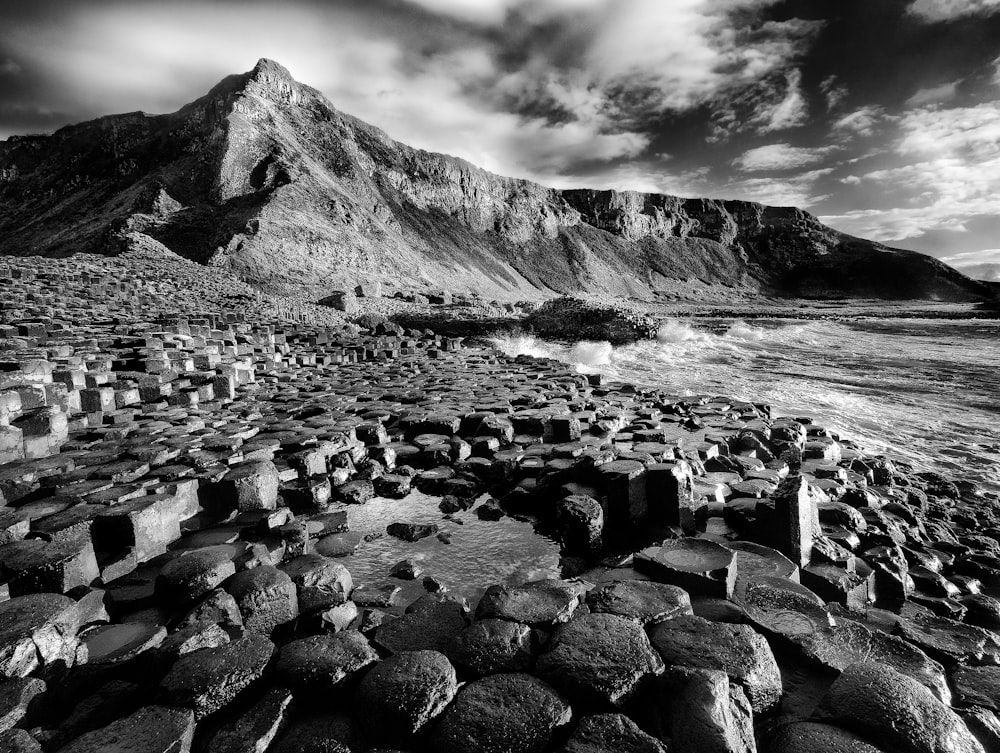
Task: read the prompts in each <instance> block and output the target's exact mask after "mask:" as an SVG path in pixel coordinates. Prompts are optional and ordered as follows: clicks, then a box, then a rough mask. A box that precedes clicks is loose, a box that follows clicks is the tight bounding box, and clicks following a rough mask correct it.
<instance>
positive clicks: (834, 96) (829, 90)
mask: <svg viewBox="0 0 1000 753" xmlns="http://www.w3.org/2000/svg"><path fill="white" fill-rule="evenodd" d="M819 90H820V91H821V92H823V96H824V97H825V98H826V109H827V111H831V110H836V109H837V108H838V107H839V106H840V104H841V103H842V102H843V101H844V100H845V99H847V95H848V94H850V92H849V91H848V89H847V87H846V86H844V85H843V84H841V83H839V82H838V81H837V77H836V76H834V75H830V76H827V77H826V78H824V79H823V80H822V81H821V82H820V84H819Z"/></svg>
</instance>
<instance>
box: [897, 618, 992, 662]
mask: <svg viewBox="0 0 1000 753" xmlns="http://www.w3.org/2000/svg"><path fill="white" fill-rule="evenodd" d="M895 632H896V634H897V635H899V636H900V637H901V638H904V639H905V640H907V641H909V642H910V643H913V644H914V645H916V646H918V647H919V648H920V649H922V650H923V651H925V652H926V653H927V654H928V656H930V657H931V658H933V659H936V660H937V661H939V662H941V663H942V664H945V665H946V666H947V665H951V664H955V663H958V662H966V663H969V662H971V663H989V664H1000V636H997V634H996V633H993V632H992V631H989V630H984V629H983V628H980V627H976V626H975V625H966V624H965V623H963V622H957V621H955V620H950V619H948V618H947V617H938V616H935V615H931V614H926V615H923V614H921V615H915V616H914V617H912V618H907V617H900V618H899V620H898V621H897V624H896V629H895Z"/></svg>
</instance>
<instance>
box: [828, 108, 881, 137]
mask: <svg viewBox="0 0 1000 753" xmlns="http://www.w3.org/2000/svg"><path fill="white" fill-rule="evenodd" d="M885 120H886V114H885V111H884V110H883V109H882V108H881V107H878V106H876V105H865V106H864V107H861V108H859V109H857V110H854V111H853V112H849V113H847V114H846V115H842V116H841V117H839V118H837V120H835V121H834V122H833V125H832V130H833V132H834V133H835V134H837V135H839V136H850V135H854V136H865V137H867V136H871V135H873V134H874V133H875V131H876V129H877V127H878V126H879V125H880V124H881V123H882V122H884V121H885Z"/></svg>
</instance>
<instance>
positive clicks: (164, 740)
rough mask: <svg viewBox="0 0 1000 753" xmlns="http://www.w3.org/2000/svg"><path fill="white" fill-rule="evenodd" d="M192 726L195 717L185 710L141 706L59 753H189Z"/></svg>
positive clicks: (192, 733)
mask: <svg viewBox="0 0 1000 753" xmlns="http://www.w3.org/2000/svg"><path fill="white" fill-rule="evenodd" d="M194 723H195V717H194V714H193V713H191V711H190V710H188V709H177V708H170V707H168V706H144V707H143V708H141V709H139V710H138V711H136V712H135V713H134V714H130V715H129V716H127V717H125V718H124V719H119V720H118V721H116V722H112V723H111V724H109V725H107V726H106V727H102V728H101V729H98V730H94V731H93V732H88V733H87V734H85V735H82V736H81V737H78V738H77V739H76V740H74V741H73V742H71V743H69V744H68V745H65V746H63V747H62V748H60V749H59V753H189V752H190V750H191V741H192V739H193V738H194Z"/></svg>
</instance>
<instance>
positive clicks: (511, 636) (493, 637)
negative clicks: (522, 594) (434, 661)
mask: <svg viewBox="0 0 1000 753" xmlns="http://www.w3.org/2000/svg"><path fill="white" fill-rule="evenodd" d="M534 642H535V640H534V636H533V634H532V631H531V628H529V627H528V626H527V625H522V624H521V623H518V622H509V621H507V620H498V619H485V620H479V621H478V622H474V623H473V624H472V625H471V626H469V627H467V628H465V629H464V630H463V631H462V632H461V633H459V634H458V635H456V636H455V637H454V638H453V639H452V640H451V642H450V643H449V644H448V646H447V648H446V650H445V653H446V654H447V656H448V658H449V659H450V660H451V661H452V663H453V664H454V665H455V666H457V667H459V668H460V669H463V670H465V671H466V672H469V673H471V674H473V675H477V676H481V675H491V674H497V673H499V672H523V671H526V670H527V669H529V668H530V667H531V665H533V664H534V663H535V651H534Z"/></svg>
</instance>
